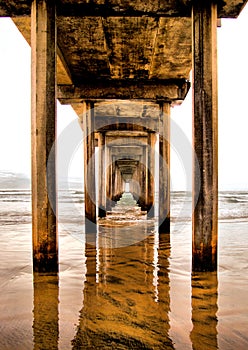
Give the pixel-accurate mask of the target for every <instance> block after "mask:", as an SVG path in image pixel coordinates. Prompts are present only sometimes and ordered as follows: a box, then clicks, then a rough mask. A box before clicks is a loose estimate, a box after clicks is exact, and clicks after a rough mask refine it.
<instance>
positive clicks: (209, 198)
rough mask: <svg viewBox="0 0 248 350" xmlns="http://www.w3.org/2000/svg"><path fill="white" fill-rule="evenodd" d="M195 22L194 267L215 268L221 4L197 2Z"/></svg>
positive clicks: (202, 0)
mask: <svg viewBox="0 0 248 350" xmlns="http://www.w3.org/2000/svg"><path fill="white" fill-rule="evenodd" d="M192 25H193V43H192V46H193V146H194V150H195V154H196V157H195V159H194V162H193V163H194V165H193V166H194V180H193V208H195V209H194V214H193V270H194V271H198V270H199V271H215V270H216V269H217V224H218V112H217V40H216V37H217V33H216V31H217V29H216V28H217V5H216V4H215V3H214V2H213V1H204V0H200V1H199V0H198V1H195V3H194V6H193V11H192ZM198 165H199V172H198V171H197V169H198ZM198 194H199V196H198Z"/></svg>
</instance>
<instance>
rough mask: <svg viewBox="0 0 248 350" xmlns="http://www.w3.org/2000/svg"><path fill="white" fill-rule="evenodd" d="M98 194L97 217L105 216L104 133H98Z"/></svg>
mask: <svg viewBox="0 0 248 350" xmlns="http://www.w3.org/2000/svg"><path fill="white" fill-rule="evenodd" d="M98 147H99V194H98V215H99V217H100V218H103V217H105V216H106V165H105V133H102V132H99V140H98Z"/></svg>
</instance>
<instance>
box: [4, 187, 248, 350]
mask: <svg viewBox="0 0 248 350" xmlns="http://www.w3.org/2000/svg"><path fill="white" fill-rule="evenodd" d="M72 192H73V193H70V196H68V194H66V193H63V194H61V203H60V213H61V214H60V228H59V247H60V272H59V276H53V277H49V276H37V275H34V276H33V274H32V266H31V249H32V244H31V224H30V197H29V193H26V192H25V193H21V194H20V193H19V195H18V194H17V193H15V196H12V195H11V194H6V193H2V199H3V198H4V200H1V202H0V209H1V223H2V225H1V228H0V234H1V241H0V289H1V294H0V349H1V350H2V349H3V350H5V349H6V350H7V349H11V350H13V349H18V350H19V349H25V350H28V349H65V350H67V349H179V350H180V349H184V350H186V349H197V350H198V349H206V350H207V349H222V350H229V349H230V350H232V349H235V350H236V349H241V350H242V349H244V350H246V349H247V348H248V334H247V326H248V298H247V290H248V276H247V267H248V244H247V235H248V232H247V231H248V225H247V222H248V219H247V198H248V195H247V193H246V194H245V193H224V194H221V195H220V220H219V265H218V273H216V274H215V273H203V274H196V275H191V222H190V218H189V215H188V214H189V211H188V208H189V206H190V205H191V204H190V200H189V198H188V197H187V196H186V197H185V196H184V195H183V194H180V193H176V194H173V195H172V215H173V220H172V230H171V231H172V233H171V236H170V239H169V238H168V235H164V236H160V237H159V235H158V233H157V227H156V226H155V224H154V221H153V220H149V221H148V222H146V220H145V219H144V218H143V217H139V218H136V220H135V218H133V219H132V217H131V218H130V220H126V221H125V219H124V220H118V222H115V220H114V218H112V219H109V220H108V221H107V223H106V221H105V222H104V220H103V221H102V223H101V227H100V229H99V232H98V234H97V238H96V241H97V245H96V247H94V246H92V245H87V244H86V246H85V235H84V231H83V230H84V228H83V220H82V216H81V214H82V212H83V207H82V199H83V197H82V193H81V192H80V191H79V192H78V191H72ZM7 198H9V199H8V200H7ZM13 198H14V199H13ZM185 198H187V203H188V205H187V206H186V207H187V208H186V209H185V208H183V209H182V208H181V207H180V203H184V202H185ZM12 199H13V201H12ZM23 199H24V201H23ZM72 202H73V208H72ZM237 203H238V204H237ZM234 209H235V210H234Z"/></svg>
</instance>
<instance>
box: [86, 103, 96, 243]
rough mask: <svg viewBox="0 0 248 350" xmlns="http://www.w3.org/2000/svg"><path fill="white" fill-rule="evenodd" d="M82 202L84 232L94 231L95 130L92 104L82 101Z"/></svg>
mask: <svg viewBox="0 0 248 350" xmlns="http://www.w3.org/2000/svg"><path fill="white" fill-rule="evenodd" d="M83 105H84V113H83V131H84V202H85V232H86V238H87V234H90V233H95V232H96V185H95V130H94V104H93V103H91V102H88V101H87V102H84V103H83Z"/></svg>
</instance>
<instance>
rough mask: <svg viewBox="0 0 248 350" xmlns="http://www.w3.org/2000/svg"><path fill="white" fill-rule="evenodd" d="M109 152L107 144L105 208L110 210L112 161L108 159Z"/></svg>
mask: <svg viewBox="0 0 248 350" xmlns="http://www.w3.org/2000/svg"><path fill="white" fill-rule="evenodd" d="M110 153H111V148H110V147H109V146H107V147H106V164H107V170H106V210H107V211H108V210H111V199H110V185H111V172H112V171H111V168H112V163H111V161H110Z"/></svg>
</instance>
